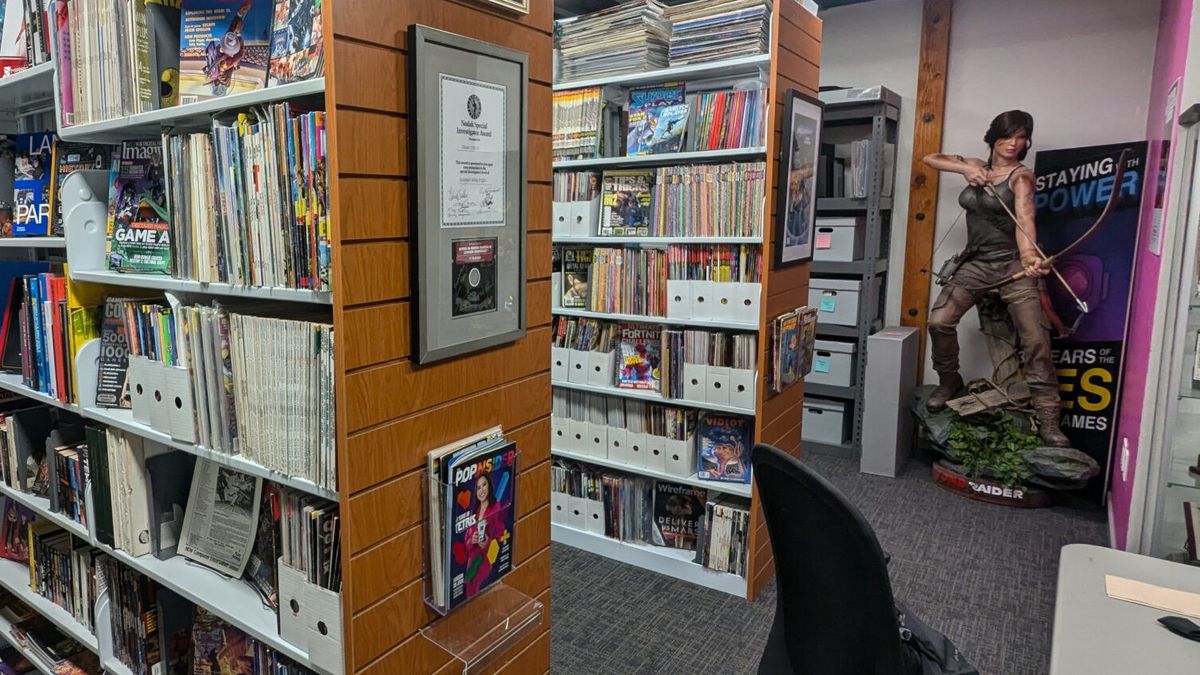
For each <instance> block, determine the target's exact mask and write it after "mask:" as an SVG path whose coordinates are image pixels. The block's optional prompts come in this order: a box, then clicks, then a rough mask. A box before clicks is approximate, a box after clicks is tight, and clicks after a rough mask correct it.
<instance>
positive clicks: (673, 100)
mask: <svg viewBox="0 0 1200 675" xmlns="http://www.w3.org/2000/svg"><path fill="white" fill-rule="evenodd" d="M685 100H686V98H685V96H684V93H683V85H675V86H668V87H648V88H644V89H634V90H632V91H630V92H629V131H628V133H627V134H626V136H625V154H626V155H628V156H630V157H635V156H638V155H657V154H660V153H664V152H679V148H680V147H681V146H682V145H683V132H684V130H685V129H687V120H688V105H687V103H686V102H685Z"/></svg>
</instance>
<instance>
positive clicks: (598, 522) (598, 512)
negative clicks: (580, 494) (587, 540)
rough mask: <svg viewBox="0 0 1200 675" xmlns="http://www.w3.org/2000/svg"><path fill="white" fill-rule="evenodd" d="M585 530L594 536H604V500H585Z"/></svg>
mask: <svg viewBox="0 0 1200 675" xmlns="http://www.w3.org/2000/svg"><path fill="white" fill-rule="evenodd" d="M583 502H584V507H585V510H584V519H585V521H586V522H585V523H584V528H583V529H584V530H585V531H587V532H591V533H592V534H599V535H601V536H603V535H604V498H603V497H602V496H601V498H600V499H588V498H586V497H585V498H584V500H583Z"/></svg>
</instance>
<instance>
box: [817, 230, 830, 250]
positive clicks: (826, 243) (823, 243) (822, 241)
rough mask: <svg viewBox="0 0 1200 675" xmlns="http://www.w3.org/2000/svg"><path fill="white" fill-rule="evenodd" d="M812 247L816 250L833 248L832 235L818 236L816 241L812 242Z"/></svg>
mask: <svg viewBox="0 0 1200 675" xmlns="http://www.w3.org/2000/svg"><path fill="white" fill-rule="evenodd" d="M813 246H816V247H817V248H818V249H827V248H833V235H832V234H818V235H817V237H816V240H815V241H814V242H813Z"/></svg>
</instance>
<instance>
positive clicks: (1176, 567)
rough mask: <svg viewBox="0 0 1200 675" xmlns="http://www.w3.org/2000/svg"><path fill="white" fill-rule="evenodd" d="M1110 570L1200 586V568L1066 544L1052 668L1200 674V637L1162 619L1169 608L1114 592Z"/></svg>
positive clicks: (1057, 674)
mask: <svg viewBox="0 0 1200 675" xmlns="http://www.w3.org/2000/svg"><path fill="white" fill-rule="evenodd" d="M1106 574H1113V575H1116V576H1120V577H1125V578H1127V579H1136V580H1138V581H1145V582H1146V583H1150V584H1157V585H1159V586H1165V587H1167V588H1177V589H1180V590H1185V591H1193V592H1200V568H1197V567H1189V566H1187V565H1181V564H1179V563H1173V562H1168V561H1166V560H1159V559H1158V558H1151V557H1148V556H1141V555H1136V554H1133V553H1125V552H1124V551H1115V550H1113V549H1108V548H1103V547H1100V546H1089V545H1086V544H1071V545H1070V546H1064V547H1063V549H1062V556H1061V558H1060V560H1059V563H1058V594H1057V600H1056V602H1055V607H1054V645H1053V648H1052V650H1051V652H1050V673H1051V675H1109V674H1110V673H1111V674H1112V675H1131V674H1133V673H1154V674H1155V675H1174V674H1175V673H1179V674H1180V675H1185V674H1186V675H1196V674H1197V673H1200V642H1194V641H1192V640H1186V639H1184V638H1181V637H1179V636H1178V635H1176V634H1174V633H1172V632H1171V631H1169V630H1167V629H1166V628H1165V627H1164V626H1163V625H1162V624H1160V623H1159V622H1158V618H1159V617H1161V616H1167V615H1168V614H1170V612H1164V611H1162V610H1160V609H1154V608H1152V607H1143V606H1142V605H1135V604H1133V603H1131V602H1125V601H1122V600H1114V599H1112V598H1110V597H1108V595H1107V593H1105V590H1104V575H1106ZM1193 620H1194V621H1196V623H1198V624H1200V620H1197V619H1193Z"/></svg>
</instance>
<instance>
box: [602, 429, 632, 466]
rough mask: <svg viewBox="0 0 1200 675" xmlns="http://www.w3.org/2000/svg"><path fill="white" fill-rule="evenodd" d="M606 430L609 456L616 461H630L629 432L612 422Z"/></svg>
mask: <svg viewBox="0 0 1200 675" xmlns="http://www.w3.org/2000/svg"><path fill="white" fill-rule="evenodd" d="M605 431H606V433H607V434H608V458H609V459H611V460H612V461H614V462H624V463H629V457H630V452H629V436H630V434H629V432H628V431H626V430H625V429H624V428H623V427H614V426H612V425H611V424H610V425H608V427H607V428H606V429H605Z"/></svg>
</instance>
